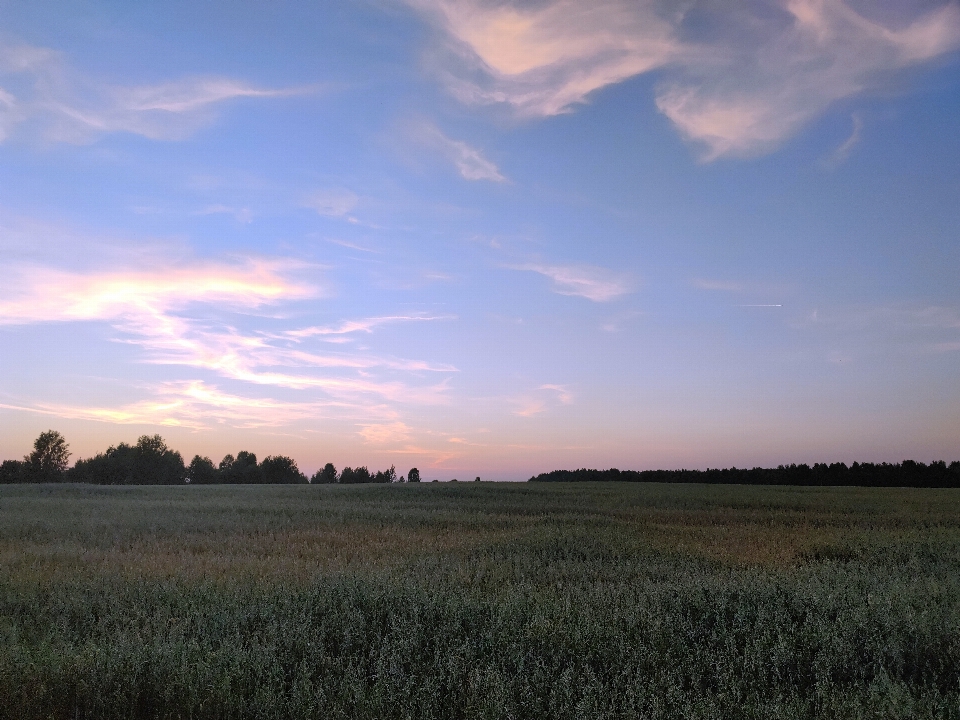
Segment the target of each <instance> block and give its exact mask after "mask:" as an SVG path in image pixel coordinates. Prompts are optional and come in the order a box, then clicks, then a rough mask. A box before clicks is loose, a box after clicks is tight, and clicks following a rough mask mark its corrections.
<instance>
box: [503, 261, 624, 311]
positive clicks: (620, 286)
mask: <svg viewBox="0 0 960 720" xmlns="http://www.w3.org/2000/svg"><path fill="white" fill-rule="evenodd" d="M512 267H513V269H514V270H528V271H530V272H535V273H540V274H541V275H544V276H546V277H548V278H550V279H551V280H552V281H553V291H554V292H556V293H558V294H560V295H576V296H578V297H583V298H587V299H588V300H593V302H608V301H610V300H614V299H616V298H618V297H620V296H621V295H626V294H627V293H630V292H632V286H631V284H630V282H629V279H628V278H627V277H626V276H624V275H623V274H621V273H615V272H613V271H611V270H607V269H606V268H602V267H597V266H595V265H540V264H536V263H530V264H526V265H515V266H512Z"/></svg>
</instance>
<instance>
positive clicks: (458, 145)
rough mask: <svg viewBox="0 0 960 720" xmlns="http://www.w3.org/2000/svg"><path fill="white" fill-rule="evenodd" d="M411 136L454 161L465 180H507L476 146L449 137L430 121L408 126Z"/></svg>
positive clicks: (448, 159) (419, 143)
mask: <svg viewBox="0 0 960 720" xmlns="http://www.w3.org/2000/svg"><path fill="white" fill-rule="evenodd" d="M408 134H409V136H410V138H411V139H412V140H413V142H415V143H416V144H418V145H421V146H423V147H426V148H429V149H431V150H433V151H435V152H437V153H439V154H440V155H442V156H443V157H444V158H445V159H446V160H447V161H448V162H450V163H452V164H453V166H454V167H455V168H456V169H457V172H459V173H460V177H462V178H463V179H464V180H489V181H491V182H506V180H507V179H506V178H505V177H504V176H503V175H502V174H501V173H500V169H499V168H498V167H497V166H496V165H495V164H494V163H492V162H491V161H490V160H488V159H487V158H485V157H484V156H483V153H482V152H480V150H478V149H477V148H475V147H471V146H470V145H468V144H467V143H465V142H463V141H462V140H453V139H452V138H449V137H447V136H446V135H444V134H443V133H442V132H440V129H439V128H437V127H436V126H435V125H433V124H431V123H429V122H419V123H414V124H412V125H411V126H410V127H409V128H408Z"/></svg>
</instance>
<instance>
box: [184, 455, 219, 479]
mask: <svg viewBox="0 0 960 720" xmlns="http://www.w3.org/2000/svg"><path fill="white" fill-rule="evenodd" d="M187 477H188V478H190V484H191V485H212V484H213V483H215V482H217V480H218V479H219V473H218V472H217V467H216V466H215V465H214V464H213V460H211V459H210V458H208V457H200V456H199V455H194V456H193V460H191V461H190V467H188V468H187Z"/></svg>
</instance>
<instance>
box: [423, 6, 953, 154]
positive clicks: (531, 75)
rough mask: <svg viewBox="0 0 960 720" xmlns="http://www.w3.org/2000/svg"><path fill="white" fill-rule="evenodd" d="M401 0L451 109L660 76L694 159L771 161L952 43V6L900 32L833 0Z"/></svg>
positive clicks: (913, 18)
mask: <svg viewBox="0 0 960 720" xmlns="http://www.w3.org/2000/svg"><path fill="white" fill-rule="evenodd" d="M408 3H409V4H410V5H411V6H412V7H414V8H415V9H416V10H418V11H419V12H421V13H422V14H423V15H424V16H425V17H427V18H429V19H430V21H431V22H432V23H433V25H434V26H436V27H437V28H439V30H440V32H441V36H442V38H443V43H442V45H441V46H440V48H438V49H437V50H436V52H435V58H436V59H435V63H434V65H435V68H436V72H437V73H438V74H439V75H440V76H441V77H442V79H443V80H444V81H445V82H446V84H447V86H448V87H449V89H450V91H451V92H452V93H453V94H454V95H455V96H457V97H458V98H459V99H460V100H461V101H463V102H466V103H470V104H504V105H507V106H509V107H511V108H512V109H513V110H514V111H515V112H516V113H517V114H519V115H520V116H524V117H546V116H550V115H557V114H560V113H565V112H571V111H572V110H573V109H574V107H575V106H576V105H577V104H581V103H584V102H587V101H588V99H589V97H590V95H591V93H593V92H595V91H597V90H599V89H601V88H603V87H606V86H608V85H611V84H615V83H619V82H622V81H623V80H626V79H628V78H631V77H634V76H637V75H641V74H643V73H647V72H651V71H654V70H659V71H660V72H661V77H662V81H661V82H660V84H659V88H658V90H657V91H656V105H657V108H658V109H659V110H660V111H661V112H662V113H663V114H664V115H665V116H666V117H667V118H669V119H670V121H671V122H672V123H673V124H674V126H675V127H676V128H677V130H678V131H679V132H680V133H681V135H683V136H684V137H685V138H687V139H688V140H690V141H691V142H694V143H696V144H698V145H700V146H701V147H702V148H703V151H702V155H701V157H702V159H703V160H705V161H710V160H714V159H717V158H719V157H723V156H750V155H756V154H760V153H764V152H769V151H771V150H773V149H774V148H776V147H777V146H778V145H779V144H781V143H782V142H783V141H784V140H785V139H787V138H789V137H790V136H792V135H794V134H795V133H796V132H798V131H799V130H800V129H801V128H802V127H803V126H804V125H806V124H807V123H809V122H810V121H811V120H812V119H814V118H815V117H817V116H818V115H820V114H822V113H823V112H824V111H825V110H826V109H827V108H828V107H829V106H830V105H831V104H832V103H834V102H836V101H838V100H841V99H843V98H847V97H851V96H855V95H857V94H859V93H862V92H864V91H866V90H869V89H870V88H873V87H876V86H877V85H878V84H879V83H881V82H883V80H884V79H885V78H886V77H888V76H889V74H890V73H893V72H896V71H898V70H901V69H903V68H907V67H911V66H914V65H918V64H921V63H925V62H928V61H931V60H933V59H935V58H938V57H940V56H943V55H944V54H946V53H949V52H952V51H954V50H956V49H957V48H958V47H960V5H958V4H957V3H955V2H948V3H945V4H943V5H941V6H940V7H939V8H935V9H933V10H929V11H927V12H921V10H922V9H923V6H922V5H920V4H919V3H917V4H914V5H911V6H907V10H906V11H904V10H903V8H902V7H901V8H900V9H899V10H900V12H899V14H900V15H901V16H902V15H904V14H908V13H909V12H910V10H911V9H912V10H913V12H912V13H911V14H909V16H908V17H907V20H906V22H902V21H901V18H897V19H896V20H894V19H891V18H889V17H879V15H880V14H881V13H882V10H883V7H882V6H877V7H874V6H870V11H871V13H872V15H871V16H868V15H866V14H861V13H859V12H857V11H855V10H854V9H853V8H852V7H850V6H849V5H847V4H846V3H845V2H843V1H842V0H771V1H770V2H758V3H752V4H740V5H737V6H735V7H728V6H726V5H722V4H721V5H718V6H716V8H711V7H710V5H708V4H704V3H688V4H685V5H683V6H677V5H676V4H675V3H669V2H666V0H595V1H594V2H590V3H581V2H576V0H543V1H542V2H537V3H521V2H488V1H487V0H408ZM918 8H919V9H918Z"/></svg>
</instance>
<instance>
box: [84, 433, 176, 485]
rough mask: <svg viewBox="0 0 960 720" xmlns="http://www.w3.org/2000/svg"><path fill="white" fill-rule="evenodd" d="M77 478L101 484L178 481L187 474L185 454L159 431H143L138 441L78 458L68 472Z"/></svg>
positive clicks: (154, 483)
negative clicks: (82, 458) (147, 433)
mask: <svg viewBox="0 0 960 720" xmlns="http://www.w3.org/2000/svg"><path fill="white" fill-rule="evenodd" d="M68 477H69V479H70V480H73V481H74V482H88V483H96V484H98V485H179V484H181V483H183V482H184V480H185V479H186V477H187V469H186V468H185V467H184V465H183V457H182V456H181V455H180V453H178V452H177V451H176V450H171V449H170V448H168V447H167V444H166V442H164V440H163V438H162V437H160V436H159V435H152V436H151V435H142V436H141V437H140V439H139V440H137V444H136V445H128V444H127V443H120V444H119V445H117V446H116V447H109V448H107V451H106V452H104V453H98V454H97V455H96V456H95V457H92V458H90V459H88V460H78V461H77V463H76V465H74V466H73V469H72V470H71V471H70V473H69V475H68Z"/></svg>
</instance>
